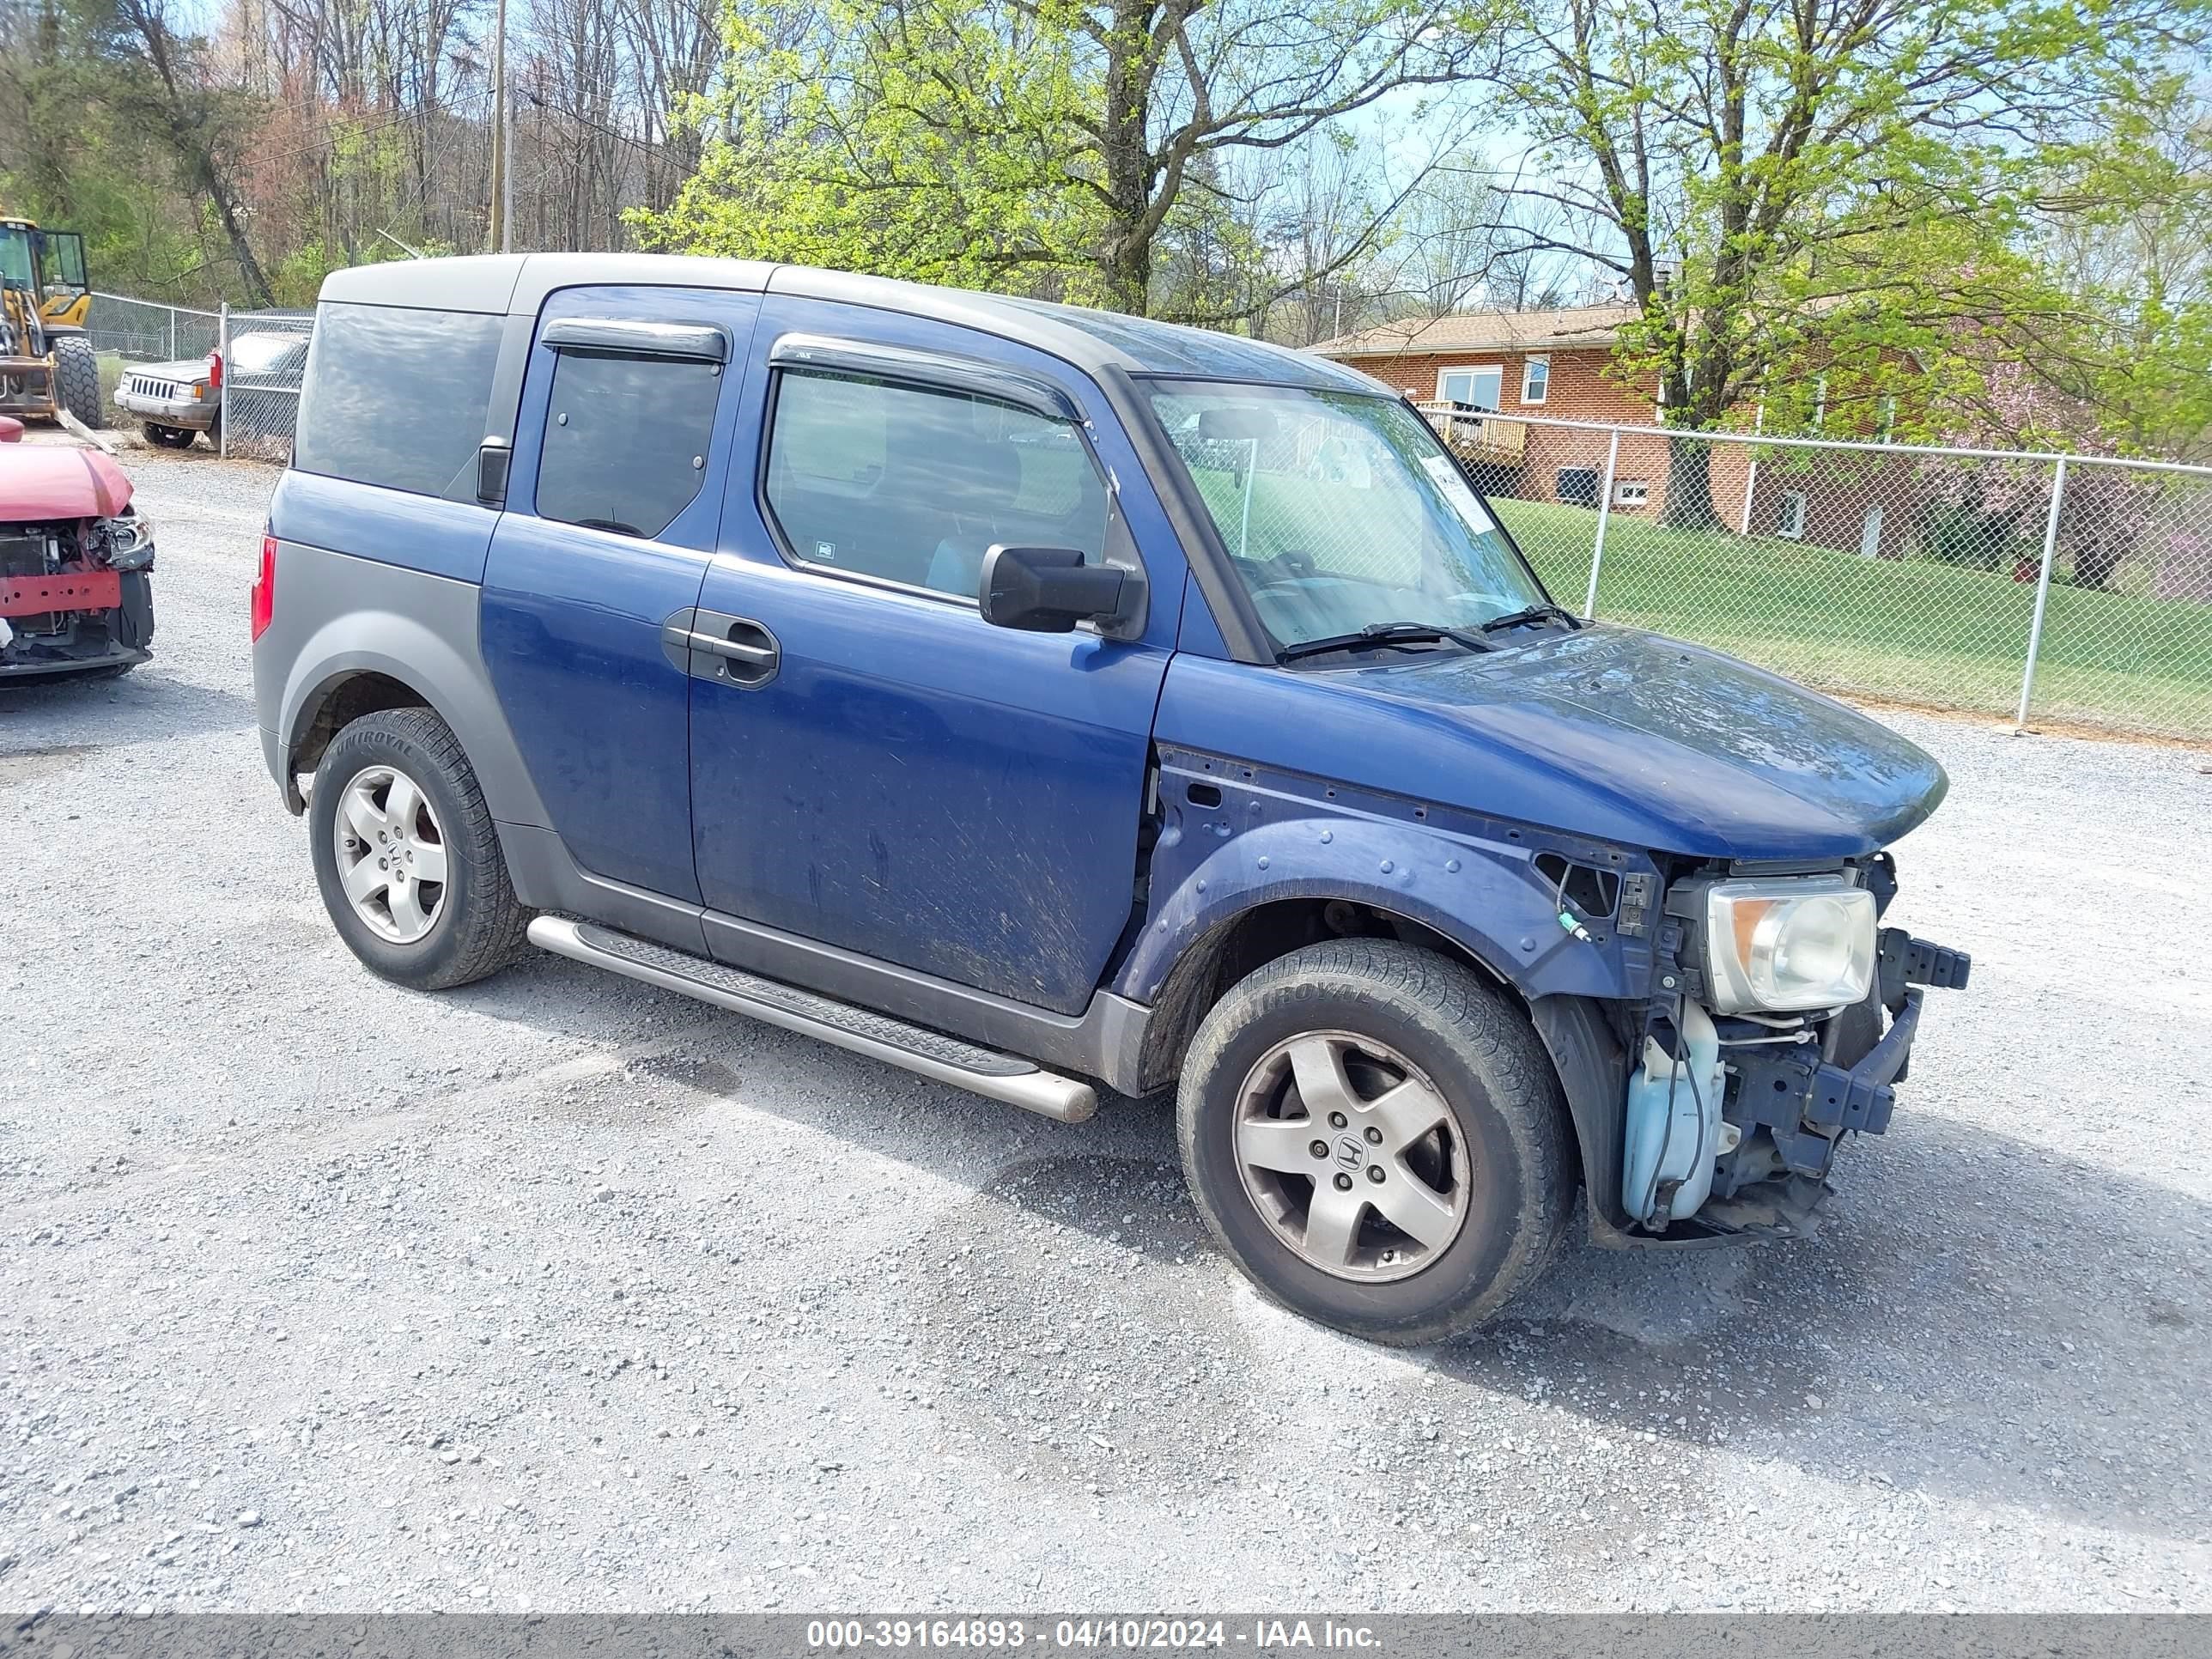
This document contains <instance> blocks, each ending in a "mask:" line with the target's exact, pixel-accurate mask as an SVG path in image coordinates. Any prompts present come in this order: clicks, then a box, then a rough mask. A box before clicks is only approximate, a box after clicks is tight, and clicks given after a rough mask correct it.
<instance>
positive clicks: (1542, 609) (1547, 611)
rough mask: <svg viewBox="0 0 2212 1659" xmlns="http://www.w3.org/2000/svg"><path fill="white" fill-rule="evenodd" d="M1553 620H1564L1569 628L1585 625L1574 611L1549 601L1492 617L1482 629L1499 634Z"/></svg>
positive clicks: (1487, 632)
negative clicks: (1529, 624) (1506, 630)
mask: <svg viewBox="0 0 2212 1659" xmlns="http://www.w3.org/2000/svg"><path fill="white" fill-rule="evenodd" d="M1553 621H1558V622H1563V623H1566V625H1567V626H1568V627H1569V628H1580V627H1581V626H1582V625H1583V619H1582V618H1581V617H1577V615H1575V613H1574V612H1573V611H1569V610H1567V609H1565V607H1564V606H1561V605H1551V604H1548V603H1547V604H1544V605H1523V606H1522V608H1521V609H1520V610H1518V611H1507V612H1506V613H1505V614H1504V616H1502V617H1492V618H1491V619H1490V620H1489V621H1488V622H1486V623H1483V625H1482V631H1483V632H1484V633H1486V634H1498V633H1503V632H1504V630H1505V629H1509V628H1520V627H1523V626H1525V625H1526V624H1528V623H1539V622H1553Z"/></svg>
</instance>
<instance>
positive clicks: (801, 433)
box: [768, 370, 1107, 601]
mask: <svg viewBox="0 0 2212 1659" xmlns="http://www.w3.org/2000/svg"><path fill="white" fill-rule="evenodd" d="M768 507H769V513H770V515H771V516H772V517H773V518H774V520H775V525H776V527H777V529H779V530H780V531H781V532H782V534H783V538H784V544H785V551H786V552H787V554H788V555H789V556H790V557H791V558H793V560H796V561H797V562H799V563H802V564H806V565H811V566H814V567H816V568H820V569H823V570H832V571H837V572H841V573H846V574H854V575H859V576H866V577H873V578H875V579H877V580H882V581H890V582H896V583H899V584H900V585H902V586H908V587H927V588H928V589H931V590H932V591H933V592H939V593H946V594H957V596H959V597H960V598H962V599H969V600H971V601H972V600H973V599H975V592H976V588H977V586H978V584H979V582H980V580H981V576H982V571H983V556H984V555H985V554H986V553H987V551H989V550H990V549H991V548H992V547H993V546H994V545H998V544H1005V545H1007V546H1029V547H1072V548H1075V549H1078V550H1080V551H1081V552H1082V553H1083V554H1084V555H1085V557H1086V558H1088V559H1091V560H1093V561H1095V560H1097V558H1099V557H1100V556H1101V554H1102V551H1103V548H1104V545H1105V539H1106V513H1107V502H1106V485H1105V481H1104V480H1103V478H1102V477H1100V476H1099V473H1098V469H1097V465H1096V464H1095V463H1094V462H1093V461H1092V459H1091V452H1090V450H1089V448H1088V447H1086V446H1085V443H1084V441H1083V439H1082V437H1081V435H1079V433H1078V432H1077V431H1076V429H1075V428H1074V427H1073V426H1072V425H1070V424H1069V423H1068V422H1065V421H1055V420H1052V419H1049V418H1048V417H1047V416H1042V415H1038V414H1035V413H1032V412H1031V411H1030V410H1025V409H1016V408H1014V407H1012V405H1010V404H1001V403H997V402H994V401H993V400H992V399H990V398H982V397H978V396H975V395H972V394H969V393H967V392H956V391H951V390H949V389H948V390H938V389H931V388H927V387H922V386H901V385H896V384H894V383H892V382H890V381H886V380H871V379H868V378H866V377H864V376H860V375H852V374H818V373H814V372H811V371H805V372H802V371H799V370H786V371H784V372H783V373H782V374H781V376H780V377H779V379H778V382H777V388H776V397H775V416H774V420H773V424H772V427H771V429H770V432H769V462H768Z"/></svg>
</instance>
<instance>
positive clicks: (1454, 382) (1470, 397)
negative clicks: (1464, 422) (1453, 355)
mask: <svg viewBox="0 0 2212 1659" xmlns="http://www.w3.org/2000/svg"><path fill="white" fill-rule="evenodd" d="M1504 391H1505V371H1504V369H1502V368H1495V367H1493V368H1444V369H1439V370H1437V402H1438V403H1440V404H1469V405H1471V406H1472V407H1474V408H1476V409H1496V408H1497V407H1498V398H1501V397H1503V396H1504Z"/></svg>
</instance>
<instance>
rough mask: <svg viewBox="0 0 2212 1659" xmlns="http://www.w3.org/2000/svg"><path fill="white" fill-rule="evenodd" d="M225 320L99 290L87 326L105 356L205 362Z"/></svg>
mask: <svg viewBox="0 0 2212 1659" xmlns="http://www.w3.org/2000/svg"><path fill="white" fill-rule="evenodd" d="M220 320H221V319H220V318H219V317H218V315H217V314H216V313H215V312H212V311H194V310H192V309H191V307H187V306H168V305H162V304H161V303H160V302H159V301H154V300H133V299H130V298H128V297H126V296H125V295H120V294H101V293H99V292H97V291H95V292H94V295H93V296H92V308H91V310H90V311H89V312H88V313H86V316H85V324H84V327H85V332H86V333H87V334H88V335H90V336H91V337H92V349H94V351H97V352H98V353H100V356H103V357H117V358H120V359H121V360H122V361H123V362H126V363H167V362H183V361H188V360H195V359H204V358H205V357H206V356H207V355H208V353H210V351H213V350H214V349H215V344H216V332H217V327H218V325H219V323H220Z"/></svg>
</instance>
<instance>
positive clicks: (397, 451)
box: [292, 304, 507, 501]
mask: <svg viewBox="0 0 2212 1659" xmlns="http://www.w3.org/2000/svg"><path fill="white" fill-rule="evenodd" d="M506 320H507V319H505V318H503V317H496V316H488V315H484V314H482V313H475V312H454V311H423V310H416V309H413V308H410V307H403V306H362V305H331V304H325V305H323V306H321V307H319V308H318V310H317V312H316V314H315V344H314V349H313V356H311V358H310V359H309V362H308V368H307V389H306V392H305V394H304V396H303V397H302V398H301V408H300V430H299V435H298V437H297V439H296V441H295V443H294V446H293V451H292V465H294V466H295V467H297V468H299V469H300V471H302V472H319V473H321V474H323V475H324V476H325V477H332V478H349V479H351V480H353V481H354V482H355V483H367V484H380V485H381V486H383V487H384V488H385V489H404V490H409V491H410V492H412V493H413V494H416V495H442V496H446V497H447V498H449V499H452V500H455V501H473V500H475V499H476V455H477V447H478V446H480V445H481V444H482V443H483V438H484V415H485V411H486V410H487V409H488V408H489V406H490V403H491V382H492V371H493V369H494V368H495V366H496V364H497V362H498V360H499V342H500V334H501V330H502V328H503V327H504V325H505V324H506Z"/></svg>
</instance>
